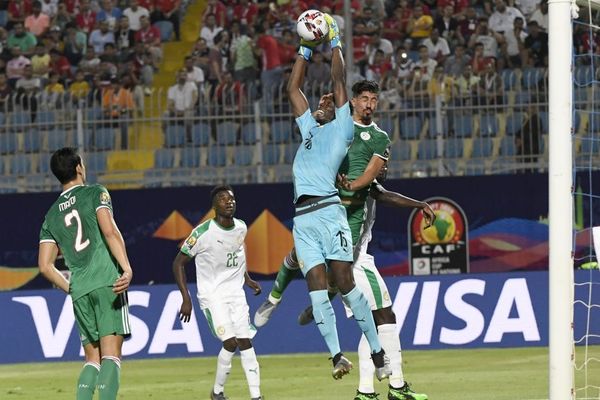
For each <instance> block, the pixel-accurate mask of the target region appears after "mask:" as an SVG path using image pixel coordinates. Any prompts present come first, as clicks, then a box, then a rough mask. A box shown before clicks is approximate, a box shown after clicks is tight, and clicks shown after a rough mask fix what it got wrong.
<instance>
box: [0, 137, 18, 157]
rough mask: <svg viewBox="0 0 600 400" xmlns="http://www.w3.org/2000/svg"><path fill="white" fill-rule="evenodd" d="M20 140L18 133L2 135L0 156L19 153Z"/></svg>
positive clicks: (0, 138)
mask: <svg viewBox="0 0 600 400" xmlns="http://www.w3.org/2000/svg"><path fill="white" fill-rule="evenodd" d="M17 144H18V138H17V134H16V133H11V132H8V133H3V134H1V135H0V154H11V153H15V152H16V151H17Z"/></svg>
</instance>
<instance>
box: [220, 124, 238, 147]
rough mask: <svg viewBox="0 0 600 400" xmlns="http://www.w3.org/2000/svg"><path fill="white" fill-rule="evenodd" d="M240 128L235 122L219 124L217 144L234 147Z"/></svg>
mask: <svg viewBox="0 0 600 400" xmlns="http://www.w3.org/2000/svg"><path fill="white" fill-rule="evenodd" d="M238 129H239V126H238V124H237V123H235V122H230V121H225V122H220V123H219V124H217V134H216V135H217V144H220V145H232V144H235V143H236V142H237V137H238V136H237V135H238Z"/></svg>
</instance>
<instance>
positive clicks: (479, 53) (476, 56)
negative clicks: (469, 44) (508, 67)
mask: <svg viewBox="0 0 600 400" xmlns="http://www.w3.org/2000/svg"><path fill="white" fill-rule="evenodd" d="M493 59H494V58H493V57H486V56H485V55H484V54H483V43H477V44H476V45H475V50H474V51H473V59H472V60H471V67H473V73H474V74H476V75H480V74H481V73H483V72H484V70H485V66H486V65H487V64H488V63H489V62H490V60H493Z"/></svg>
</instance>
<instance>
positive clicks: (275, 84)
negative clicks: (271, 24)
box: [255, 25, 283, 108]
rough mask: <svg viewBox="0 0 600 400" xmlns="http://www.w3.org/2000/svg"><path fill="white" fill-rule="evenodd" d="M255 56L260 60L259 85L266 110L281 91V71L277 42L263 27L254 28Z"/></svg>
mask: <svg viewBox="0 0 600 400" xmlns="http://www.w3.org/2000/svg"><path fill="white" fill-rule="evenodd" d="M255 30H256V46H255V51H256V54H257V55H258V56H259V57H260V58H261V60H262V71H261V73H260V83H261V87H262V95H263V101H264V103H265V105H266V107H267V108H269V107H272V106H273V104H272V103H273V99H274V98H275V93H276V92H277V91H278V89H281V87H280V86H281V84H282V76H283V69H282V67H281V58H280V57H279V49H278V46H277V41H276V40H275V38H274V37H273V36H271V35H268V34H266V32H265V29H264V26H262V25H257V26H256V29H255Z"/></svg>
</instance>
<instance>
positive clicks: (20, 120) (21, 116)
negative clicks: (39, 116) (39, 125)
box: [9, 111, 31, 131]
mask: <svg viewBox="0 0 600 400" xmlns="http://www.w3.org/2000/svg"><path fill="white" fill-rule="evenodd" d="M9 123H10V126H11V128H12V129H13V130H16V131H20V130H23V129H25V125H29V124H31V113H30V112H29V111H13V112H12V113H11V114H10V121H9Z"/></svg>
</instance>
